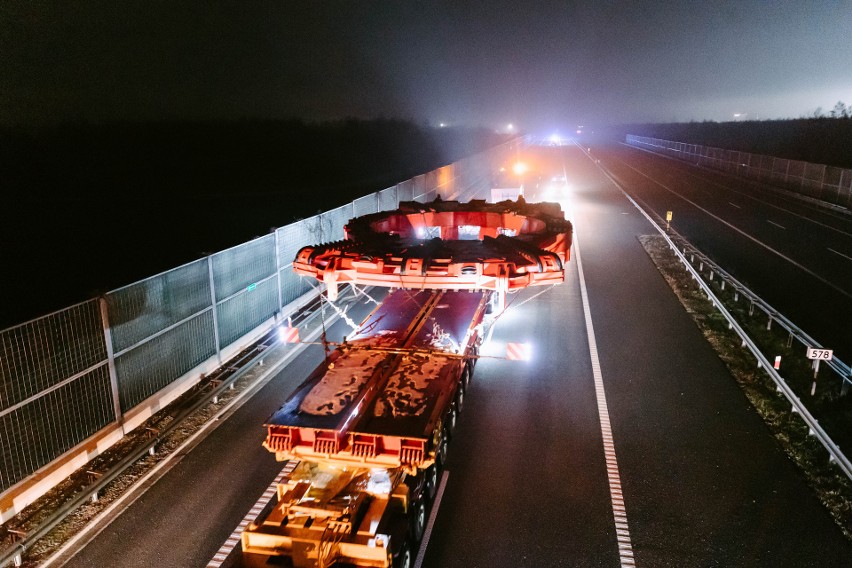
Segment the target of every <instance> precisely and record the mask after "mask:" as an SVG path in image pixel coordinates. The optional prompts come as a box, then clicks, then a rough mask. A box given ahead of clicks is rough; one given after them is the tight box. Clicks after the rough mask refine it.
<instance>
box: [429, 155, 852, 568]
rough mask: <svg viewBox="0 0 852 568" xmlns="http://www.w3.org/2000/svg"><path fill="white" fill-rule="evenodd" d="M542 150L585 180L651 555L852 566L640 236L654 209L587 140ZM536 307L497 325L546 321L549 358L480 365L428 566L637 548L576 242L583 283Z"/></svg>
mask: <svg viewBox="0 0 852 568" xmlns="http://www.w3.org/2000/svg"><path fill="white" fill-rule="evenodd" d="M541 151H542V152H545V153H549V154H550V161H551V163H552V164H558V163H559V162H561V160H562V158H564V160H565V165H566V170H567V171H568V172H569V177H570V178H571V181H572V183H573V185H574V192H573V195H572V198H571V209H572V211H573V212H572V215H573V219H574V221H575V228H576V231H577V237H578V244H579V247H580V250H581V257H582V260H583V263H584V274H585V278H586V281H587V285H588V296H589V303H590V314H591V318H592V320H593V322H594V329H595V335H596V338H597V347H598V353H599V357H600V362H601V372H602V379H603V384H604V387H605V392H606V397H607V401H608V406H609V413H610V417H611V424H612V432H613V438H614V445H615V450H616V453H617V458H618V463H619V471H620V476H621V481H622V486H623V495H624V500H625V509H626V515H627V520H628V525H629V532H630V537H631V542H632V546H633V552H634V554H635V559H636V565H637V566H655V567H659V566H664V567H673V568H674V567H678V568H681V567H690V566H696V567H699V566H700V567H704V566H742V567H749V566H797V567H798V566H838V567H839V566H848V565H849V561H850V559H852V547H850V544H849V543H848V541H846V540H845V539H844V537H843V536H842V533H841V532H840V531H839V529H838V528H837V527H836V526H835V525H834V524H833V522H832V520H831V518H830V517H829V515H828V513H827V512H826V511H825V510H824V509H823V508H822V506H821V505H820V504H819V502H818V500H817V499H816V497H815V496H814V495H813V494H812V493H811V491H810V489H809V488H808V487H807V486H806V484H805V483H804V481H803V479H802V477H801V475H800V474H799V472H798V471H797V470H796V468H795V467H794V465H793V464H792V463H791V462H790V461H789V460H788V459H787V458H786V456H784V454H783V453H782V452H781V451H780V450H779V448H778V447H777V446H776V444H775V442H774V440H773V439H772V437H771V435H770V433H769V431H768V430H767V428H766V427H765V425H764V424H763V423H762V421H761V419H760V418H759V417H758V416H757V414H756V413H755V412H754V411H753V409H752V408H751V406H750V405H749V403H748V401H747V400H746V398H745V397H744V395H743V394H742V392H741V391H740V390H739V388H738V387H737V385H736V383H735V382H734V380H733V379H732V378H731V377H730V375H729V374H728V372H727V370H726V369H725V367H724V366H723V365H722V363H721V361H720V360H719V359H718V357H717V356H716V354H715V353H714V352H713V351H712V349H711V348H710V346H709V344H707V342H706V340H705V339H704V338H703V336H702V335H701V333H700V331H699V330H698V329H697V328H696V326H695V325H694V323H693V322H692V320H691V318H690V317H689V316H688V315H687V314H686V313H685V312H684V310H683V308H682V307H681V306H680V304H679V302H678V301H677V299H676V298H675V296H674V294H673V293H672V292H671V290H670V289H669V287H668V285H667V284H666V283H665V281H664V280H663V279H662V278H661V277H660V275H659V273H658V272H657V270H656V268H655V267H654V266H653V263H652V262H651V261H650V259H649V258H648V257H647V255H646V253H645V252H644V249H642V247H641V245H640V244H639V242H638V240H637V236H639V235H643V234H649V233H651V228H650V227H649V225H648V224H647V222H646V221H645V220H644V218H643V217H641V216H640V215H639V213H638V212H637V211H636V210H635V209H634V208H633V207H632V205H630V204H629V202H628V201H627V200H626V199H625V198H624V196H623V195H622V194H621V193H620V192H619V191H618V190H616V189H615V188H614V187H612V186H611V185H610V184H609V183H608V181H607V180H606V179H605V178H604V176H603V175H602V174H601V173H600V172H599V171H598V170H597V169H596V168H595V167H594V165H593V164H592V162H590V161H589V160H588V159H586V158H584V157H583V156H582V155H581V154H580V153H579V151H577V150H575V149H560V150H554V149H549V150H545V149H543V150H541ZM559 154H561V156H560V155H559ZM554 167H556V166H554ZM533 292H534V291H526V292H524V293H523V296H527V297H528V296H530V295H531V294H532V293H533ZM522 309H523V310H524V311H523V314H522V319H517V316H518V315H521V314H515V317H513V318H512V319H509V320H507V321H502V322H498V324H497V326H496V327H495V334H494V338H495V340H496V341H498V342H505V341H526V340H530V339H531V340H532V342H533V343H534V348H535V359H534V361H532V362H530V363H528V364H526V365H523V364H520V363H517V362H503V361H496V360H483V361H481V363H480V366H479V367H478V368H477V370H476V377H475V382H474V383H473V386H472V390H471V392H470V396H469V397H468V401H469V406H468V407H467V409H466V410H465V412H464V413H463V416H462V419H461V421H460V424H459V430H458V436H457V439H456V440H455V441H454V442H453V445H452V447H451V450H450V458H449V461H448V465H447V468H448V471H449V476H448V479H447V480H448V483H447V489H446V494H445V498H444V501H443V503H442V506H441V510H440V511H439V513H438V515H437V519H436V525H435V529H434V532H433V535H432V539H431V541H430V544H429V549H428V551H427V553H426V556H425V562H424V566H426V567H429V568H439V567H456V566H458V567H461V566H482V567H486V566H619V565H620V561H619V556H618V542H617V540H616V531H615V524H614V516H613V515H614V514H613V508H612V505H611V501H610V494H609V488H608V485H607V484H608V479H607V470H606V467H605V461H604V460H605V454H604V447H603V443H602V437H601V424H600V421H599V419H598V415H597V409H596V405H595V397H594V378H593V376H592V372H591V364H590V353H589V350H588V343H587V341H586V326H585V323H584V316H585V314H584V313H583V312H584V310H583V309H582V305H581V301H580V296H579V280H578V272H577V258H576V255H575V259H574V260H572V262H571V265H570V266H569V276H568V281H567V283H566V285H564V286H562V287H559V288H556V289H554V290H552V291H550V292H547V293H546V294H544V295H542V296H539V297H537V298H536V299H534V300H531V301H530V302H529V303H527V304H525V305H524V306H523V307H522ZM493 348H494V347H492V349H493ZM497 349H498V350H499V346H498V347H497Z"/></svg>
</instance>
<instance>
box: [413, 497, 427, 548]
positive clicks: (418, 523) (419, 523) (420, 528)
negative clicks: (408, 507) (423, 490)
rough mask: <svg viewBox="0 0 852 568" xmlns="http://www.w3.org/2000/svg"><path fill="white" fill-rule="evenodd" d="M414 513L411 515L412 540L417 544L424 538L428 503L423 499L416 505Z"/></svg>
mask: <svg viewBox="0 0 852 568" xmlns="http://www.w3.org/2000/svg"><path fill="white" fill-rule="evenodd" d="M413 513H414V514H413V515H412V516H411V540H412V542H414V543H415V544H416V543H419V542H420V541H421V540H422V539H423V533H424V532H425V530H426V503H425V501H424V500H423V499H421V500H420V501H418V502H417V503H416V504H415V505H414V511H413Z"/></svg>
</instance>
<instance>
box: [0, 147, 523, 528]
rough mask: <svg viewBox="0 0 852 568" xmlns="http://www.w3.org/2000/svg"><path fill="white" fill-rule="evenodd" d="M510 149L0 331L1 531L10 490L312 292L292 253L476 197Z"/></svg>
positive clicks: (187, 381) (17, 504) (218, 358)
mask: <svg viewBox="0 0 852 568" xmlns="http://www.w3.org/2000/svg"><path fill="white" fill-rule="evenodd" d="M520 144H522V141H521V140H516V141H512V142H510V143H507V144H504V145H502V146H498V147H496V148H492V149H491V150H488V151H486V152H483V153H481V154H478V155H476V156H472V157H470V158H466V159H464V160H461V161H460V162H457V163H455V164H451V165H449V166H444V167H442V168H438V169H437V170H434V171H431V172H428V173H426V174H423V175H419V176H417V177H415V178H412V179H409V180H406V181H403V182H401V183H399V184H397V185H395V186H393V187H390V188H387V189H385V190H382V191H379V192H377V193H374V194H371V195H367V196H365V197H361V198H359V199H356V200H355V201H354V202H352V203H349V204H347V205H344V206H342V207H338V208H337V209H333V210H330V211H326V212H324V213H321V214H319V215H315V216H313V217H310V218H308V219H303V220H301V221H298V222H296V223H291V224H289V225H287V226H285V227H281V228H279V229H276V230H275V233H274V234H270V235H266V236H264V237H260V238H258V239H254V240H252V241H249V242H247V243H243V244H241V245H238V246H235V247H233V248H230V249H227V250H224V251H221V252H217V253H215V254H213V255H210V256H208V257H205V258H203V259H200V260H197V261H194V262H190V263H188V264H185V265H183V266H180V267H178V268H174V269H172V270H169V271H167V272H163V273H162V274H158V275H155V276H151V277H150V278H147V279H145V280H141V281H139V282H135V283H133V284H130V285H128V286H125V287H123V288H119V289H117V290H113V291H110V292H108V293H107V294H106V295H105V296H104V297H103V298H99V299H93V300H90V301H88V302H83V303H81V304H78V305H75V306H72V307H70V308H67V309H65V310H61V311H58V312H56V313H53V314H50V315H47V316H44V317H41V318H38V319H35V320H33V321H30V322H27V323H24V324H20V325H18V326H14V327H11V328H8V329H6V330H2V331H0V503H2V505H3V507H2V508H0V520H5V519H6V518H8V516H10V515H11V514H14V513H15V512H17V511H19V510H20V509H21V508H23V507H24V506H26V504H28V503H22V502H21V499H15V488H16V486H17V485H19V484H21V483H22V482H23V481H25V480H26V479H27V478H29V477H30V476H32V474H33V473H35V472H37V471H39V470H40V469H45V470H46V469H48V468H50V467H51V462H55V461H56V460H58V459H59V458H61V457H63V456H65V457H67V456H68V455H70V454H72V453H74V452H83V454H84V455H85V459H91V458H92V457H94V456H95V455H97V452H99V451H102V450H103V449H104V448H100V447H98V448H97V449H93V448H92V447H87V446H86V444H87V443H88V445H89V446H95V445H98V444H92V443H91V440H92V439H93V436H95V434H98V433H99V432H102V431H104V429H106V428H108V427H112V428H114V429H115V428H121V425H122V424H123V422H124V420H125V418H126V416H127V414H128V413H130V412H132V411H133V410H134V409H136V408H139V407H140V406H141V405H144V404H145V403H146V402H150V401H151V400H156V399H157V397H158V396H159V395H160V393H162V392H163V390H164V389H167V388H174V387H175V385H176V384H177V383H180V384H181V385H183V386H184V390H185V389H186V388H189V387H190V386H192V385H193V384H195V382H197V381H198V380H199V379H200V371H199V369H200V368H201V365H202V364H206V363H209V362H210V361H215V362H216V363H217V364H221V363H222V352H223V350H224V349H225V348H228V347H234V346H235V345H236V346H240V348H241V347H242V346H244V345H241V343H248V342H249V340H248V339H247V338H248V337H249V336H251V334H252V333H253V332H255V331H256V330H258V329H259V328H263V327H264V326H268V325H272V322H273V321H274V320H275V318H276V315H277V314H278V313H279V312H281V311H282V310H283V309H284V307H285V306H287V305H288V304H291V303H292V302H295V301H297V300H299V299H300V298H302V297H303V296H304V295H306V294H309V293H315V290H314V288H313V287H312V286H311V284H310V283H309V282H307V281H306V280H305V279H300V278H299V277H298V276H297V275H296V274H295V273H294V272H293V270H292V262H293V258H294V257H295V255H296V252H297V251H298V250H299V248H301V247H302V246H305V245H308V244H314V243H322V242H332V241H337V240H341V239H343V238H344V226H345V224H346V223H347V222H348V221H349V219H351V218H353V217H357V216H361V215H365V214H368V213H375V212H377V211H384V210H392V209H396V208H397V207H398V205H399V202H400V201H411V200H416V201H419V202H426V201H431V200H433V199H435V197H437V196H440V197H441V198H443V199H460V200H468V199H472V198H475V197H477V198H486V197H487V196H488V194H489V191H490V184H491V174H492V173H493V172H494V171H496V170H497V169H498V168H499V165H500V164H501V163H502V162H503V161H504V160H506V159H508V157H509V156H510V155H512V153H514V152H516V151H517V147H518V145H520ZM193 374H194V376H193ZM181 392H182V391H181ZM157 407H159V406H157ZM47 489H49V487H46V488H43V491H41V493H43V492H44V491H46V490H47ZM41 493H39V494H33V493H32V492H28V495H27V497H26V499H28V500H29V502H31V501H32V500H34V499H35V498H37V497H38V496H39V495H40V494H41ZM12 503H14V505H9V507H10V508H9V509H7V505H8V504H12ZM11 509H14V510H11Z"/></svg>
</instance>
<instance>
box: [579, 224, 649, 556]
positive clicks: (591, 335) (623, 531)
mask: <svg viewBox="0 0 852 568" xmlns="http://www.w3.org/2000/svg"><path fill="white" fill-rule="evenodd" d="M574 256H575V257H576V259H577V275H578V277H579V280H580V296H581V297H582V299H583V316H584V317H585V320H586V335H587V336H588V342H589V355H590V357H591V362H592V375H593V377H594V380H595V398H596V399H597V403H598V417H599V419H600V423H601V436H602V437H603V446H604V454H605V456H606V466H607V467H606V469H607V477H608V478H609V492H610V500H611V502H612V514H613V520H614V522H615V528H616V542H617V546H618V556H619V559H620V561H621V566H622V568H627V567H628V566H635V565H636V560H635V559H634V557H633V544H632V543H631V540H630V530H629V528H628V526H627V511H626V509H625V507H624V496H623V494H622V492H621V475H620V474H619V472H618V461H617V460H616V457H615V442H614V441H613V437H612V426H611V425H610V421H609V410H607V404H606V392H605V391H604V384H603V375H602V374H601V364H600V360H599V359H598V345H597V341H596V340H595V330H594V327H593V326H592V314H591V309H590V306H589V294H588V291H587V290H586V277H585V275H584V273H583V262H582V260H581V258H580V245H579V243H578V242H577V227H576V224H575V226H574Z"/></svg>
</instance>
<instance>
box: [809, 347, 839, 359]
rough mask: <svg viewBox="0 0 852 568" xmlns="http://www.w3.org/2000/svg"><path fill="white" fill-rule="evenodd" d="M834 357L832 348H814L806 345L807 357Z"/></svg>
mask: <svg viewBox="0 0 852 568" xmlns="http://www.w3.org/2000/svg"><path fill="white" fill-rule="evenodd" d="M833 357H834V350H832V349H816V348H814V347H808V359H819V360H822V361H831V359H832V358H833Z"/></svg>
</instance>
